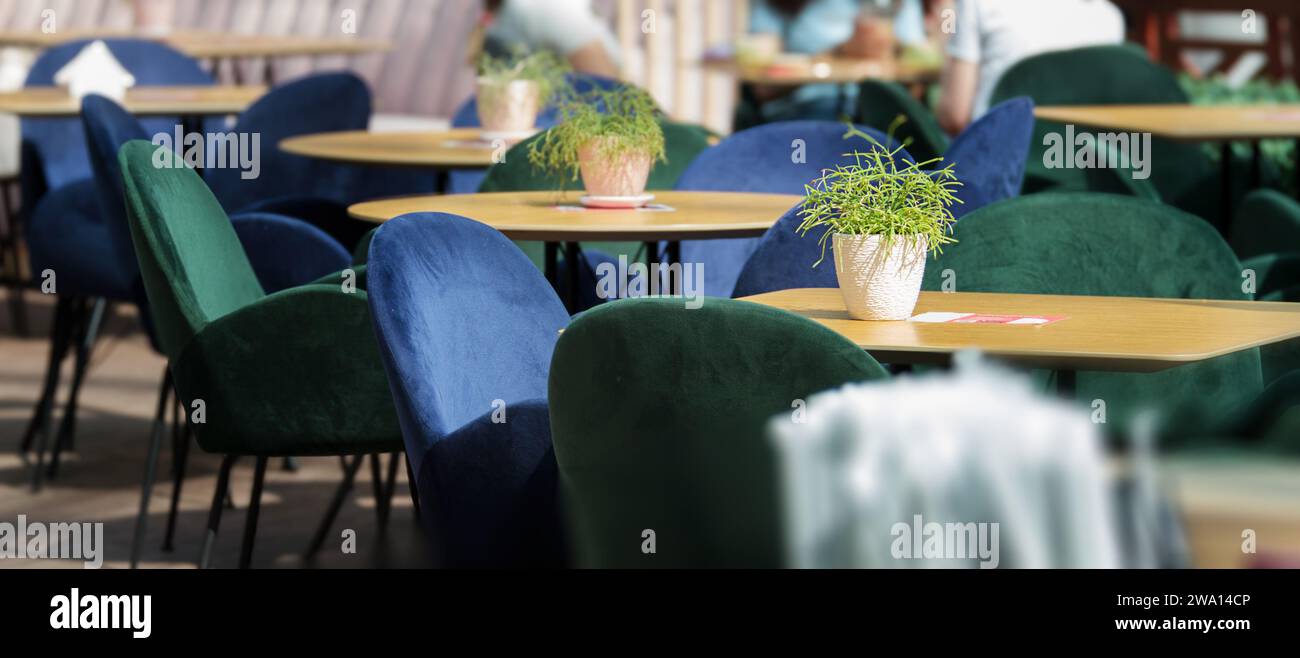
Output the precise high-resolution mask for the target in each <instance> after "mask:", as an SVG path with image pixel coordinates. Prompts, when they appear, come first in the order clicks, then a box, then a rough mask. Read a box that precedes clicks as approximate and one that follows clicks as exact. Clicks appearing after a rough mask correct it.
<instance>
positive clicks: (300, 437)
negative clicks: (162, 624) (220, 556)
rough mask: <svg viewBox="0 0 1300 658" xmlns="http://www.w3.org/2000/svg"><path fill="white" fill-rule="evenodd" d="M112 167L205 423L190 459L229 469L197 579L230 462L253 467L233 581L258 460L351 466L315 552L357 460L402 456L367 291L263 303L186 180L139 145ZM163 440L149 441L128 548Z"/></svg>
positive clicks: (180, 371)
mask: <svg viewBox="0 0 1300 658" xmlns="http://www.w3.org/2000/svg"><path fill="white" fill-rule="evenodd" d="M119 162H120V164H121V167H122V175H123V178H124V179H125V195H126V206H127V215H128V219H129V223H130V227H131V239H132V242H133V243H134V245H135V252H136V255H137V259H138V260H139V264H140V272H141V275H142V277H143V279H144V286H145V291H146V293H147V294H148V298H149V302H150V306H151V310H152V317H153V321H154V325H155V327H156V330H157V336H158V342H159V344H160V346H161V348H162V351H163V353H164V354H165V355H166V356H167V358H168V359H169V360H170V363H171V365H170V367H171V372H172V375H173V378H174V380H175V387H176V391H177V395H178V396H179V397H180V399H181V400H182V401H183V402H184V404H185V408H186V409H187V410H190V412H191V414H192V416H193V414H195V413H201V414H202V417H201V418H195V419H194V423H193V424H194V430H195V435H196V439H197V441H198V445H199V447H200V448H202V449H203V450H204V451H206V452H210V453H216V454H222V455H225V456H226V457H225V459H224V460H223V462H222V465H221V471H220V474H219V476H218V484H217V491H216V493H215V495H214V496H213V504H212V509H211V513H210V516H209V522H208V535H207V538H206V540H205V542H204V546H203V552H202V554H201V557H200V566H206V565H207V562H208V560H209V557H210V554H211V548H212V543H213V541H214V540H215V538H216V532H217V529H218V526H219V524H220V520H221V510H222V508H223V507H224V505H223V504H222V503H223V501H224V499H225V494H226V488H227V486H228V483H229V478H230V470H231V468H232V466H233V465H234V462H235V459H236V458H237V457H240V456H251V457H255V458H256V473H255V477H254V484H253V495H252V498H251V502H250V504H249V510H248V517H247V523H246V526H245V531H244V543H243V551H242V553H241V558H240V565H241V567H247V566H248V565H249V563H250V561H251V558H252V548H253V540H254V537H255V534H256V529H257V516H258V511H259V508H260V497H261V490H262V483H263V479H264V476H265V471H266V464H267V459H268V458H269V457H280V456H294V455H304V456H311V455H341V456H352V457H353V458H352V459H351V460H350V462H347V468H345V478H344V483H343V485H342V486H341V487H340V489H339V491H338V493H337V494H336V496H335V499H334V502H333V504H332V506H331V508H330V510H329V513H328V514H327V516H326V519H325V520H324V522H323V523H322V526H321V528H320V530H319V531H318V533H317V540H316V542H314V544H315V545H318V542H319V540H320V539H323V536H324V532H326V531H328V528H329V525H330V524H331V523H332V521H333V515H334V514H336V513H337V511H338V507H339V505H341V503H342V500H343V497H344V496H345V495H346V493H347V490H348V489H349V488H350V487H351V484H352V479H353V477H354V476H355V474H356V470H357V468H358V467H359V466H360V464H361V461H362V457H363V456H364V455H367V454H371V455H377V454H378V453H393V452H399V451H401V450H402V436H401V431H400V430H399V428H398V426H397V418H396V412H395V411H394V408H393V402H392V398H391V396H390V395H389V390H388V382H387V380H386V379H385V376H384V370H383V366H382V364H381V362H380V359H379V351H378V347H377V345H376V342H375V339H374V334H373V332H372V329H371V324H370V315H369V309H368V306H367V300H366V293H365V291H364V290H362V289H360V288H357V289H356V290H355V291H352V292H349V291H347V290H345V288H344V286H343V285H340V282H341V279H340V278H338V277H327V278H326V279H325V280H327V281H332V282H331V283H320V284H313V285H307V286H301V287H297V288H290V289H287V290H283V291H281V292H278V293H276V294H273V295H267V294H265V293H264V292H263V289H262V286H261V284H260V283H258V280H257V277H256V276H255V275H254V273H253V269H252V267H251V266H250V265H249V262H248V258H247V257H246V256H245V254H244V251H243V249H242V248H241V246H240V243H239V240H238V238H237V237H236V235H235V232H234V229H233V228H231V224H230V221H229V220H228V219H227V217H226V213H225V211H224V210H222V208H221V205H220V204H219V203H218V202H217V200H216V198H215V197H214V196H213V195H212V193H211V192H210V191H209V190H208V188H207V186H206V185H204V183H203V181H202V180H201V179H200V178H199V176H198V175H197V174H195V173H194V172H193V171H192V170H190V169H188V168H185V167H184V166H180V165H178V160H177V158H176V156H175V155H174V154H173V153H172V152H171V151H169V150H167V149H157V148H155V147H154V146H153V145H151V144H150V143H148V142H145V141H132V142H128V143H127V144H126V145H125V146H123V147H122V149H121V151H120V153H119ZM155 162H157V163H158V164H157V165H156V164H155ZM159 165H161V166H159ZM160 439H161V436H160V434H159V433H158V432H157V431H155V433H154V436H153V441H152V444H151V446H150V451H149V461H148V464H147V467H146V477H145V485H144V499H143V500H142V501H141V518H140V521H139V523H138V525H137V530H136V532H137V536H139V535H140V534H141V533H142V532H143V528H144V519H145V518H146V512H147V504H148V497H149V490H150V489H151V486H152V480H153V475H154V471H155V468H156V463H157V459H158V452H159V442H160ZM376 460H377V458H376ZM346 461H347V460H345V462H346ZM375 463H377V461H376V462H375ZM390 469H391V467H390ZM376 470H377V469H376ZM390 473H391V470H390ZM390 482H391V478H390ZM391 488H392V487H391V484H390V486H389V490H388V492H389V494H391ZM385 504H386V503H385V502H384V501H383V499H382V498H380V501H379V505H381V506H383V505H385Z"/></svg>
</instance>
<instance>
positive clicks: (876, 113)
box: [855, 80, 949, 162]
mask: <svg viewBox="0 0 1300 658" xmlns="http://www.w3.org/2000/svg"><path fill="white" fill-rule="evenodd" d="M899 115H902V116H904V117H906V118H907V121H905V122H903V124H902V125H900V126H898V129H897V130H896V131H895V132H894V138H895V139H897V140H898V141H899V142H903V143H905V144H906V145H907V152H908V153H910V154H912V157H913V158H915V159H916V161H917V162H929V161H930V160H933V159H935V158H937V157H939V156H941V155H943V153H944V151H947V150H948V144H949V139H948V135H947V133H945V132H944V131H943V128H940V127H939V122H938V121H936V120H935V118H934V113H933V112H931V111H930V109H929V108H927V107H926V106H925V105H922V104H921V102H920V101H918V100H916V99H915V98H913V97H912V94H910V93H908V91H907V90H906V89H904V88H903V86H902V85H900V84H898V83H896V82H885V81H883V80H863V81H862V83H861V84H859V85H858V108H857V112H856V118H855V120H856V122H857V123H859V124H861V125H864V126H871V127H872V128H875V129H877V130H881V131H885V130H888V129H889V127H890V126H891V125H893V123H894V120H895V119H896V118H897V117H898V116H899Z"/></svg>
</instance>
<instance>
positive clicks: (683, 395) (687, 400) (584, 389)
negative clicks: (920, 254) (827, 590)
mask: <svg viewBox="0 0 1300 658" xmlns="http://www.w3.org/2000/svg"><path fill="white" fill-rule="evenodd" d="M885 376H886V373H885V371H884V369H883V368H882V367H881V366H880V364H878V363H876V362H875V360H874V359H872V358H871V357H870V356H869V355H868V354H867V353H866V352H864V351H863V350H862V349H860V348H858V347H857V346H855V345H854V344H853V343H851V342H849V341H847V340H845V339H844V338H842V337H841V336H839V335H838V334H836V333H834V332H832V331H830V330H829V329H826V328H824V327H822V326H821V325H818V324H816V323H815V322H812V321H810V320H806V319H803V318H800V317H798V316H795V315H791V314H789V313H785V312H783V311H778V310H776V309H772V308H770V307H766V306H761V305H757V304H752V303H748V302H740V301H734V300H726V299H715V298H707V299H705V300H704V303H703V306H702V307H700V308H698V309H687V308H685V305H684V303H683V301H682V300H681V299H667V298H640V299H630V300H623V301H618V302H613V303H610V304H605V305H603V306H599V307H597V308H595V309H592V310H590V311H587V312H586V313H584V314H582V315H581V316H579V317H578V318H577V319H576V320H575V321H574V322H573V323H572V324H571V325H570V326H569V328H568V329H566V330H565V331H564V334H563V335H562V336H561V337H560V341H559V343H558V345H557V346H556V348H555V355H554V358H553V359H552V362H551V375H550V386H549V388H550V391H549V403H550V410H551V434H552V440H553V442H554V445H555V456H556V462H557V463H558V465H559V469H560V481H561V487H562V496H563V499H564V502H565V506H566V507H567V510H568V512H569V514H568V516H569V521H570V527H571V531H572V539H573V540H574V542H573V546H574V550H575V557H576V560H577V564H578V565H580V566H583V567H648V568H675V567H778V566H781V565H782V563H783V551H784V548H783V546H784V544H783V535H782V531H781V523H780V515H781V512H780V510H781V505H780V499H779V497H778V492H777V482H778V479H779V471H778V470H777V463H776V454H775V451H774V449H773V446H772V444H771V442H770V441H769V439H768V437H767V436H766V434H765V428H766V425H767V422H768V420H769V419H771V418H772V417H773V416H775V415H777V414H783V413H792V412H793V411H796V410H798V409H799V403H798V401H800V400H807V399H808V396H810V395H812V394H814V393H816V392H819V391H823V390H827V389H830V388H834V387H838V386H841V385H843V384H846V383H849V382H858V381H864V380H871V379H878V378H882V377H885ZM646 529H651V530H653V531H654V532H655V538H654V541H655V544H656V552H655V554H653V555H647V554H644V553H643V552H642V550H641V547H642V543H643V542H644V541H646V540H647V538H646V537H643V536H642V531H644V530H646Z"/></svg>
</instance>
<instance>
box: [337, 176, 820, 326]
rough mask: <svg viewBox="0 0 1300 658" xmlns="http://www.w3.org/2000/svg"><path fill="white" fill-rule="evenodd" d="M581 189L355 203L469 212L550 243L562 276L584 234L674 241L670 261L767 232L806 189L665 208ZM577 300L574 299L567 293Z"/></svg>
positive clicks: (573, 283)
mask: <svg viewBox="0 0 1300 658" xmlns="http://www.w3.org/2000/svg"><path fill="white" fill-rule="evenodd" d="M581 194H582V193H581V192H580V191H578V192H574V191H570V192H568V193H567V194H565V195H563V196H561V195H560V194H559V193H557V192H492V193H486V194H452V195H443V196H412V197H399V198H395V199H382V200H378V201H367V202H365V203H359V204H357V205H354V206H352V207H351V208H349V209H348V212H349V213H350V214H351V215H352V216H353V217H354V218H356V219H361V220H364V221H369V222H376V223H382V222H386V221H388V220H390V219H393V218H396V217H400V216H402V215H406V214H409V213H417V212H442V213H450V214H455V215H461V216H464V217H468V218H470V219H473V220H476V221H479V222H482V223H484V224H487V225H488V226H491V227H492V228H495V229H496V230H498V231H501V232H502V233H504V234H505V236H506V237H508V238H511V239H513V240H537V241H541V242H545V243H546V261H545V268H546V278H547V279H548V280H550V281H551V282H552V283H553V284H554V283H556V281H557V278H558V276H557V272H558V260H559V245H560V244H561V243H563V244H564V247H565V255H566V258H568V259H569V262H570V263H576V262H578V258H579V255H580V253H581V250H580V249H579V247H578V243H579V242H581V241H615V242H623V241H626V242H645V243H647V249H646V256H647V260H652V259H653V258H654V256H653V254H657V253H658V252H659V249H658V243H659V242H667V243H668V245H667V250H666V252H665V255H664V258H663V263H662V264H663V265H671V264H673V263H679V262H681V241H682V240H708V239H719V238H752V237H758V236H761V235H763V233H765V232H766V231H767V229H769V228H771V227H772V225H773V224H775V223H776V221H777V220H778V219H780V218H781V216H782V215H784V214H785V213H786V212H787V211H788V210H790V208H793V207H794V206H795V205H796V204H798V203H799V202H801V201H802V200H803V198H802V197H799V196H795V195H785V194H750V193H744V192H655V193H654V194H655V200H654V202H653V203H654V204H656V206H663V207H666V208H665V209H659V210H656V209H641V210H587V209H580V208H578V198H579V197H580V196H581ZM577 278H578V269H577V268H574V267H571V268H569V290H571V291H576V290H577V289H578V281H577ZM566 301H567V302H568V303H569V304H570V308H571V309H572V308H573V304H572V302H573V300H566Z"/></svg>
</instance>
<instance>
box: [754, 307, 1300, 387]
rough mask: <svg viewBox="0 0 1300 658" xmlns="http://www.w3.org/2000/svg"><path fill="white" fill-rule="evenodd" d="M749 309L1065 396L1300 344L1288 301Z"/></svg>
mask: <svg viewBox="0 0 1300 658" xmlns="http://www.w3.org/2000/svg"><path fill="white" fill-rule="evenodd" d="M746 301H751V302H755V303H759V304H765V305H768V306H772V307H775V308H779V309H782V310H785V311H789V312H791V313H794V314H796V315H801V316H803V317H806V318H810V319H812V320H815V321H817V322H818V323H820V324H822V325H824V326H826V327H827V328H829V329H831V330H833V331H835V332H836V333H839V334H840V335H842V336H844V337H845V338H848V339H849V340H851V341H853V342H854V343H855V344H857V345H858V346H860V347H862V348H863V349H865V350H867V351H868V352H870V353H871V354H872V356H874V357H876V359H877V360H879V361H882V362H885V363H897V364H944V363H947V362H948V361H949V360H950V359H951V357H952V355H953V354H954V353H956V352H959V351H962V350H968V349H975V350H980V351H982V352H983V353H985V354H987V355H988V356H990V357H992V358H996V359H999V360H1003V361H1009V362H1012V363H1016V364H1018V365H1021V366H1024V367H1028V368H1043V369H1051V370H1057V371H1059V372H1060V373H1061V382H1060V383H1061V388H1062V389H1063V393H1073V381H1074V373H1075V372H1076V371H1078V370H1094V371H1107V372H1158V371H1161V370H1166V369H1169V368H1173V367H1176V366H1180V365H1185V364H1189V363H1196V362H1199V361H1205V360H1208V359H1212V358H1215V357H1218V356H1223V355H1225V354H1231V353H1233V352H1239V351H1242V350H1247V349H1250V348H1253V347H1259V346H1261V345H1267V344H1270V343H1277V342H1282V341H1285V340H1290V339H1293V338H1297V337H1300V304H1291V303H1284V302H1247V301H1219V300H1185V299H1149V298H1137V297H1084V296H1072V295H1017V294H1005V293H961V292H958V293H940V292H922V293H921V298H920V301H919V302H918V303H917V306H916V311H915V312H914V313H913V315H917V314H920V313H929V312H940V311H947V312H963V313H981V314H993V315H1047V316H1065V317H1066V318H1067V319H1065V320H1062V321H1060V322H1057V323H1055V324H1050V325H1045V326H1013V325H975V324H953V323H949V324H923V323H917V322H907V321H903V322H865V321H861V320H854V319H851V318H850V317H849V315H848V312H847V311H846V310H845V307H844V299H843V297H841V295H840V291H839V289H837V288H809V289H800V290H783V291H780V292H773V293H767V294H763V295H756V296H754V297H748V298H746Z"/></svg>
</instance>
